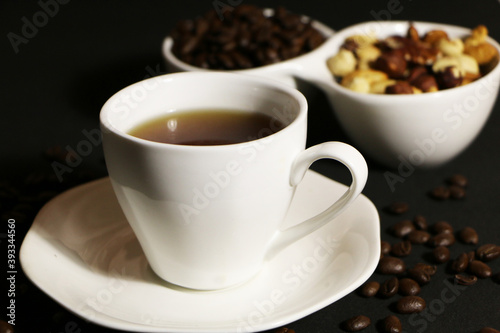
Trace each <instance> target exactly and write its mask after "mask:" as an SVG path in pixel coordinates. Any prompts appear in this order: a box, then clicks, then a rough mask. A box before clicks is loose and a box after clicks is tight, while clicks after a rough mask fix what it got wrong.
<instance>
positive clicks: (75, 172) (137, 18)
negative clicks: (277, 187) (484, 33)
mask: <svg viewBox="0 0 500 333" xmlns="http://www.w3.org/2000/svg"><path fill="white" fill-rule="evenodd" d="M61 2H62V3H60V4H58V7H57V10H56V8H55V7H52V11H53V12H52V15H51V16H50V17H49V18H48V20H46V21H45V22H43V21H40V23H39V25H40V27H38V28H37V29H36V30H32V31H30V32H29V33H30V34H31V35H30V37H29V38H26V39H25V40H24V41H23V43H21V44H19V45H18V46H17V48H18V50H17V52H16V50H15V48H14V47H13V45H12V44H11V42H10V41H9V39H8V37H7V36H8V34H9V33H14V34H16V35H19V36H22V34H23V32H22V29H23V25H25V22H26V20H28V21H29V22H33V20H34V18H36V17H39V14H37V13H39V12H40V11H43V7H44V5H43V4H47V3H55V0H52V1H51V0H47V1H41V2H36V1H31V2H27V1H25V2H20V1H14V0H8V1H2V2H0V29H1V38H2V39H1V42H0V48H1V49H0V57H1V60H2V61H1V62H0V63H1V68H2V69H1V72H0V82H1V86H0V98H1V99H0V102H1V103H0V107H1V111H0V112H1V113H0V114H1V121H0V135H1V155H0V156H1V162H0V198H1V200H2V201H1V205H0V208H1V211H2V221H1V226H0V237H1V238H0V241H1V243H0V244H1V248H2V252H3V253H7V250H6V249H7V246H6V244H7V242H6V237H5V236H6V233H7V220H8V219H9V218H15V219H16V223H17V224H16V245H17V247H18V248H19V247H20V245H21V242H22V238H23V236H24V235H25V233H26V232H27V230H28V228H29V226H30V224H31V222H32V220H33V217H34V215H35V214H36V212H37V211H38V209H39V208H40V207H41V206H42V204H43V203H44V202H46V200H47V199H48V198H50V197H52V196H53V195H55V194H56V193H58V192H60V191H62V190H64V189H67V188H70V187H72V186H75V185H77V184H80V183H82V182H86V181H88V180H91V179H94V178H97V177H102V176H106V169H105V164H104V161H103V154H102V149H101V146H100V144H96V145H93V146H92V149H91V150H90V151H89V152H88V154H87V156H85V157H83V158H82V159H81V160H77V161H76V162H75V165H74V166H73V167H72V168H70V170H71V172H69V171H68V172H64V173H62V174H61V173H60V174H59V175H60V177H61V178H62V181H59V179H58V177H57V176H56V172H55V171H54V169H53V167H52V166H51V162H52V161H54V160H58V159H59V161H61V158H64V157H65V155H61V154H62V153H63V152H64V149H67V150H71V149H76V148H77V147H78V145H79V143H81V142H82V140H86V137H85V134H84V133H85V132H89V131H92V130H95V129H98V114H99V111H100V108H101V106H102V105H103V103H104V102H105V101H106V100H107V98H109V97H110V96H111V95H112V94H113V93H115V92H116V91H118V90H119V89H121V88H123V87H125V86H127V85H129V84H131V83H134V82H136V81H139V80H142V79H144V78H146V77H151V76H153V75H159V74H162V73H165V68H164V66H163V61H162V57H161V50H160V48H161V44H162V40H163V38H164V37H165V36H166V35H167V34H168V33H169V31H170V30H171V29H172V28H173V26H174V24H175V23H176V22H177V21H178V20H179V19H184V18H193V17H195V16H196V15H199V14H202V13H204V12H205V11H207V10H209V9H211V8H212V1H210V0H205V1H193V0H191V1H188V0H184V1H165V0H164V1H159V0H156V1H149V0H148V1H77V0H72V1H68V0H65V1H62V0H61ZM224 2H225V1H224ZM233 3H235V1H233ZM239 3H245V4H257V5H259V6H263V7H276V6H278V5H283V6H285V7H286V8H287V9H289V10H290V11H292V12H295V13H302V14H305V15H308V16H311V17H313V18H315V19H317V20H320V21H322V22H324V23H325V24H327V25H329V26H331V27H332V28H333V29H335V30H338V29H341V28H344V27H346V26H349V25H351V24H355V23H359V22H363V21H371V20H388V19H392V20H420V21H434V22H441V23H449V24H455V25H462V26H466V27H470V28H473V27H475V26H476V25H478V24H485V25H486V26H487V27H488V28H489V31H490V35H491V36H492V37H493V38H495V39H496V40H500V24H499V17H500V2H499V1H498V0H480V1H456V0H454V1H449V0H447V1H428V0H399V1H397V0H382V1H373V0H372V1H368V0H366V1H319V0H308V1H287V2H285V1H274V0H272V1H271V0H268V1H253V0H252V1H250V0H243V1H240V2H239ZM393 5H395V8H397V9H398V10H397V11H396V12H394V11H393V12H392V13H391V12H390V11H389V10H390V9H391V8H394V7H391V6H393ZM37 15H38V16H37ZM193 98H195V96H194V95H193ZM308 98H309V103H310V114H309V123H310V125H309V138H308V145H312V144H315V143H319V142H323V141H327V140H340V141H345V142H349V139H348V138H347V137H346V136H345V135H344V133H343V132H342V130H341V129H340V128H339V127H338V124H337V122H336V120H335V118H334V116H333V112H332V109H331V108H330V106H329V105H328V104H327V102H326V99H325V98H324V96H323V95H322V93H320V92H318V91H316V92H315V93H313V94H311V95H308ZM499 112H500V105H499V103H496V105H495V109H494V110H493V112H492V115H491V117H490V119H489V121H488V123H487V124H486V127H485V128H484V130H483V131H482V133H481V134H480V135H479V137H478V138H477V139H476V140H475V141H474V143H473V144H472V145H471V146H470V147H469V148H468V149H467V150H466V151H465V152H464V153H463V154H461V155H460V156H459V157H457V158H456V159H454V160H453V161H451V162H449V163H447V164H446V165H443V166H440V167H438V168H434V169H431V170H411V171H409V172H408V174H407V175H406V176H405V177H403V180H404V181H403V182H400V183H397V184H396V185H395V187H394V188H393V189H391V187H390V186H389V184H388V182H387V180H386V178H385V175H386V172H388V171H391V170H388V169H387V168H385V167H382V166H379V165H376V164H375V163H373V162H372V161H368V163H369V167H370V175H369V180H368V183H367V185H366V188H365V190H364V194H365V195H367V196H368V197H369V198H370V199H371V200H372V201H373V202H374V203H375V205H376V206H377V208H378V209H379V212H380V217H381V227H382V234H381V237H382V239H383V240H387V241H389V242H391V243H395V242H396V241H397V239H396V238H394V237H392V236H391V235H390V233H389V232H388V228H389V227H390V226H391V225H392V224H393V223H395V222H397V221H399V220H401V219H404V218H409V219H412V218H413V217H414V216H415V215H416V214H422V215H424V216H425V217H427V219H428V221H429V223H430V224H432V223H434V222H436V221H439V220H446V221H449V222H450V223H451V224H452V225H453V226H454V227H455V230H460V229H461V228H463V227H465V226H472V227H474V228H475V229H476V230H477V231H478V233H479V237H480V240H479V243H480V244H485V243H499V244H500V228H499V223H500V204H499V198H500V188H499V185H500V174H499V169H500V153H499V143H500V131H499V128H500V114H499ZM61 156H62V157H61ZM313 169H315V170H317V171H319V172H321V173H323V174H325V175H327V176H329V177H331V178H334V179H336V180H339V181H341V182H343V183H349V182H350V176H349V174H348V172H347V171H346V170H344V169H343V168H342V167H341V166H340V165H338V164H336V163H334V162H331V161H320V162H317V163H315V164H314V165H313ZM392 172H395V171H392ZM395 173H396V174H397V171H396V172H395ZM455 173H461V174H464V175H465V176H467V178H468V179H469V185H468V187H467V197H466V198H465V199H463V200H446V201H443V202H437V201H435V200H433V199H431V198H429V196H428V191H429V190H431V189H432V188H434V187H435V186H437V185H441V184H444V181H445V180H446V179H447V178H448V177H449V176H451V175H453V174H455ZM393 201H405V202H407V203H409V205H410V210H409V211H408V212H407V213H405V214H404V215H402V216H393V215H390V214H388V213H387V212H386V211H385V207H387V206H388V205H389V204H390V203H391V202H393ZM474 248H475V246H472V245H464V244H461V243H457V244H456V245H454V246H452V247H451V253H452V257H456V256H457V255H458V254H459V253H461V252H464V251H469V250H473V249H474ZM430 251H431V249H430V248H429V247H427V246H424V245H421V246H417V247H416V248H415V250H414V251H413V253H412V255H411V256H410V257H409V258H408V259H407V262H408V263H416V262H419V261H426V259H427V258H428V253H429V252H430ZM0 257H1V258H6V255H5V256H4V255H2V256H0ZM0 262H1V267H2V270H3V271H4V272H6V271H7V268H4V267H5V266H4V265H5V264H6V260H4V259H1V260H0ZM491 267H492V268H493V271H494V272H500V259H497V260H496V261H494V262H492V263H491ZM4 274H5V273H1V275H0V276H4ZM451 276H452V275H451V274H450V273H449V271H448V270H447V269H446V265H439V267H438V273H437V274H436V275H435V276H434V277H433V280H432V282H431V283H430V284H429V285H427V286H425V287H424V288H423V290H422V293H421V296H422V297H423V298H425V299H426V300H427V302H428V304H434V305H435V306H434V307H433V308H432V307H430V308H429V311H428V312H427V313H428V316H427V317H423V316H421V317H418V318H419V321H418V322H416V321H415V320H414V321H410V317H409V316H403V315H400V316H399V317H400V318H401V320H402V322H403V326H404V331H405V332H478V331H479V329H481V328H482V327H484V326H491V327H496V328H497V329H499V330H500V297H499V296H500V285H499V284H498V283H495V282H493V281H492V279H485V280H480V281H478V283H477V284H476V285H474V286H470V287H468V288H467V289H465V290H461V291H460V292H459V295H457V297H456V299H455V300H454V301H453V302H451V303H449V304H448V303H447V304H445V307H438V305H439V304H440V303H439V300H440V298H441V297H442V296H441V295H442V294H441V293H442V292H443V290H444V289H445V288H447V287H446V285H445V284H444V282H445V281H447V280H448V279H450V277H451ZM386 278H387V277H385V276H380V275H378V274H376V275H374V276H373V279H375V280H378V281H383V280H384V279H386ZM2 280H3V279H2ZM449 281H452V280H449ZM75 288H78V286H75ZM16 289H17V293H16V304H17V309H16V310H17V313H16V315H17V316H16V327H15V331H16V332H112V330H109V329H106V328H102V327H97V326H94V325H92V324H91V323H88V322H86V321H85V320H83V319H80V318H78V317H75V316H73V315H72V314H71V313H69V312H67V311H66V310H65V309H63V308H62V307H61V306H59V305H58V304H57V303H55V302H54V301H52V300H51V299H50V298H49V297H48V296H46V295H45V294H43V293H42V292H41V291H40V290H38V289H37V288H36V287H35V286H33V285H32V284H31V282H30V281H29V280H28V279H27V278H26V277H25V276H24V275H23V274H22V272H19V274H18V275H17V281H16ZM6 290H7V289H5V291H0V294H1V295H2V296H1V298H2V299H4V298H3V297H4V296H3V295H4V294H6V293H7V292H6ZM395 300H396V297H394V298H392V299H389V300H381V299H378V298H374V299H364V298H362V297H360V296H359V295H358V294H357V293H352V294H350V295H348V296H346V297H345V298H343V299H341V300H340V301H338V302H336V303H334V304H332V305H330V306H328V307H326V308H324V309H323V310H321V311H318V312H316V313H314V314H312V315H310V316H308V317H306V318H304V319H301V320H299V321H297V322H293V323H289V324H287V325H286V326H287V327H289V328H293V329H294V330H295V331H296V332H297V333H306V332H335V331H339V330H340V328H339V324H340V323H341V322H342V321H343V320H345V319H346V318H348V317H351V316H354V315H357V314H365V315H367V316H369V317H370V318H371V319H372V322H373V323H374V325H372V326H371V327H369V328H368V329H366V330H365V332H377V327H376V326H377V325H375V324H376V322H377V321H378V320H380V319H382V318H383V317H385V316H387V315H389V314H394V311H393V309H392V304H393V303H394V301H395ZM433 300H437V301H435V302H432V301H433ZM138 301H139V300H138ZM442 303H443V302H441V304H442ZM6 306H7V304H6V302H2V305H1V308H2V309H5V307H6ZM5 315H6V311H5V310H2V311H1V312H0V319H6V317H5ZM422 318H426V319H422Z"/></svg>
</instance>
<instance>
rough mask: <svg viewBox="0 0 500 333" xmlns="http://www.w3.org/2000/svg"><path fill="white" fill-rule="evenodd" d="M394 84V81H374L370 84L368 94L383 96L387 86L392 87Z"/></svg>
mask: <svg viewBox="0 0 500 333" xmlns="http://www.w3.org/2000/svg"><path fill="white" fill-rule="evenodd" d="M394 84H396V80H382V81H375V82H373V83H372V84H370V93H372V94H384V93H385V89H386V88H387V87H388V86H392V85H394Z"/></svg>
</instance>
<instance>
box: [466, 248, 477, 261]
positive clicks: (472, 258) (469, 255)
mask: <svg viewBox="0 0 500 333" xmlns="http://www.w3.org/2000/svg"><path fill="white" fill-rule="evenodd" d="M467 257H469V262H471V261H472V260H475V259H476V252H475V251H469V252H467Z"/></svg>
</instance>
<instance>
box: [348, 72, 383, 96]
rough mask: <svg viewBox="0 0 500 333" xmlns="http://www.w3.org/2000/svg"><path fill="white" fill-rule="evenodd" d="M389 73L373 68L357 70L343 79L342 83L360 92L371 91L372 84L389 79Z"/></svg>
mask: <svg viewBox="0 0 500 333" xmlns="http://www.w3.org/2000/svg"><path fill="white" fill-rule="evenodd" d="M387 79H388V77H387V74H385V73H384V72H381V71H376V70H373V69H368V70H355V71H353V72H351V73H349V74H347V75H346V76H344V78H343V79H342V82H341V85H342V86H344V87H346V88H349V89H351V90H354V91H358V92H365V93H368V92H370V85H371V83H373V82H376V81H383V80H387Z"/></svg>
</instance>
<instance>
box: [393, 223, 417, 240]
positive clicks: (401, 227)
mask: <svg viewBox="0 0 500 333" xmlns="http://www.w3.org/2000/svg"><path fill="white" fill-rule="evenodd" d="M414 230H415V225H414V224H413V222H412V221H410V220H402V221H399V222H397V223H395V224H394V225H393V226H392V233H393V234H394V236H396V237H399V238H403V237H405V236H406V235H408V234H409V233H410V232H412V231H414Z"/></svg>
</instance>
